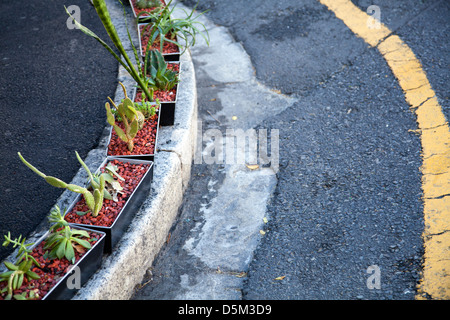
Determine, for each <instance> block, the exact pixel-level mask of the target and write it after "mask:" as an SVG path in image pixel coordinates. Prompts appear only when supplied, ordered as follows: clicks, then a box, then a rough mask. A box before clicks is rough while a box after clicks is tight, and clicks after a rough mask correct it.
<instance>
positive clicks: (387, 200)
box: [184, 0, 450, 300]
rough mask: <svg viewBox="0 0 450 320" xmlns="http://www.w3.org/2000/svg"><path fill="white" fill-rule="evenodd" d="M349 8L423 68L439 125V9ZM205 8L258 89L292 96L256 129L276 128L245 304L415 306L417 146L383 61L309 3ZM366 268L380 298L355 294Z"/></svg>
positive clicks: (444, 56) (367, 292)
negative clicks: (369, 13)
mask: <svg viewBox="0 0 450 320" xmlns="http://www.w3.org/2000/svg"><path fill="white" fill-rule="evenodd" d="M184 3H185V4H186V5H188V6H193V5H194V4H195V1H184ZM354 3H355V4H356V5H358V6H359V7H360V8H361V9H362V10H364V11H365V10H366V9H367V7H368V6H369V5H378V6H379V7H380V9H381V21H382V22H383V23H385V24H386V25H387V26H388V27H389V28H390V29H391V30H394V31H395V32H396V33H397V34H398V35H400V37H401V38H402V39H403V40H404V41H405V42H406V43H407V44H408V45H409V46H410V47H411V49H412V50H413V52H414V53H415V54H416V55H417V57H418V58H419V59H420V60H421V61H422V63H423V65H424V69H425V71H426V72H427V74H428V77H429V80H430V83H431V85H432V86H433V88H434V89H435V91H436V94H437V96H438V99H439V101H440V103H441V105H442V107H443V110H444V113H445V114H446V116H447V119H448V117H449V115H450V113H449V100H448V92H449V90H448V89H449V81H448V80H449V79H448V78H449V73H448V66H449V57H450V55H449V50H448V47H449V41H448V40H449V21H450V19H449V17H450V14H449V10H450V5H449V3H448V2H447V1H419V2H417V3H415V4H414V5H413V4H410V3H406V2H402V1H370V2H369V1H354ZM205 9H210V10H211V11H210V12H209V13H208V14H207V16H208V17H209V18H210V19H211V20H213V21H214V22H215V23H216V24H219V25H223V26H226V27H227V28H228V29H229V31H230V32H231V33H232V34H233V36H234V37H235V39H236V41H239V42H241V43H242V44H243V46H244V48H245V49H246V51H247V53H248V54H249V55H250V57H251V59H252V62H253V65H254V67H255V69H256V75H257V78H258V80H259V81H261V82H262V83H264V84H266V85H267V86H269V87H272V88H274V89H278V90H280V91H281V92H282V93H284V94H288V95H294V96H297V97H299V98H300V99H299V100H300V102H298V103H296V104H295V105H293V106H292V107H290V108H288V109H287V110H285V111H284V112H282V113H281V114H280V115H279V116H277V117H276V118H272V119H270V120H268V121H266V122H265V123H264V124H262V125H261V128H267V129H272V128H273V129H279V130H280V171H279V172H278V179H279V181H278V185H277V189H276V192H275V195H274V197H273V199H272V201H271V203H270V205H269V216H270V217H271V220H270V222H269V223H268V224H267V231H268V232H267V233H266V235H265V236H264V238H263V240H262V242H261V244H260V246H259V247H258V249H257V251H256V252H255V256H254V259H253V261H252V262H251V264H250V268H249V270H248V279H247V281H246V284H245V287H244V290H243V296H244V299H249V300H250V299H274V300H278V299H414V297H415V290H416V284H417V281H418V280H419V278H420V272H421V262H422V255H423V249H422V238H421V234H422V231H423V211H422V203H421V200H420V197H421V175H420V171H419V168H420V165H421V158H420V139H419V137H418V136H416V135H415V134H414V133H412V132H410V131H409V130H414V129H416V128H417V125H416V122H415V116H414V114H413V113H412V112H411V111H410V110H409V106H408V105H407V104H406V102H405V100H404V96H403V93H402V90H401V88H400V87H399V85H398V83H397V81H396V79H395V77H394V76H393V74H392V73H391V71H390V69H389V67H388V66H387V64H386V62H385V60H384V59H383V58H382V56H381V55H380V54H379V52H378V51H377V50H376V49H373V48H370V47H369V46H368V45H367V44H365V43H364V41H363V40H362V39H359V38H357V37H356V36H355V35H354V34H353V33H352V32H351V31H350V30H349V29H348V28H347V27H346V26H345V25H344V23H343V22H341V21H340V20H338V19H337V18H336V17H335V16H334V14H333V13H331V12H330V11H328V10H327V9H326V8H325V7H324V6H322V5H321V4H320V3H319V2H318V1H314V0H305V1H282V2H280V1H273V0H264V1H258V5H257V6H253V5H252V6H248V5H245V2H243V1H239V0H230V1H227V2H222V1H212V0H211V1H208V0H202V1H201V2H200V5H199V10H200V11H203V10H205ZM194 181H195V179H194ZM194 183H195V182H194ZM371 265H377V266H378V267H379V268H380V272H381V274H380V275H381V288H380V289H369V288H368V287H367V285H366V281H367V279H368V278H369V276H370V275H369V274H368V273H367V268H368V267H369V266H371ZM281 276H285V277H284V279H283V280H281V281H279V280H274V279H275V278H277V277H281Z"/></svg>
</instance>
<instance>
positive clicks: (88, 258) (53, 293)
mask: <svg viewBox="0 0 450 320" xmlns="http://www.w3.org/2000/svg"><path fill="white" fill-rule="evenodd" d="M71 228H74V229H81V230H85V231H89V232H95V233H98V234H100V239H99V240H98V241H97V242H96V243H94V245H93V246H92V247H91V249H89V251H87V252H86V253H85V254H84V255H83V256H82V257H81V259H80V260H78V261H77V262H76V263H75V264H74V265H73V267H74V268H75V267H78V268H79V271H80V283H79V284H80V288H81V287H82V286H83V285H84V284H85V283H86V282H87V281H88V280H89V278H90V277H91V276H92V275H93V274H94V273H95V272H96V271H97V270H98V268H100V266H101V263H102V258H103V250H104V245H105V240H106V234H105V233H104V232H101V231H97V230H93V229H91V228H84V227H80V226H76V227H74V226H71ZM48 236H49V232H47V233H46V234H45V235H43V236H42V237H41V238H40V239H39V240H38V241H37V242H36V243H35V245H34V246H33V247H32V248H35V247H36V246H38V245H39V244H40V243H41V242H42V241H44V240H45V239H46V238H47V237H48ZM75 272H76V271H75V270H74V269H72V270H71V271H69V272H68V273H66V274H65V275H64V276H63V277H62V278H61V279H60V280H59V281H58V283H56V285H55V286H53V287H52V288H51V289H50V291H49V292H47V294H46V295H45V296H44V297H42V300H70V299H71V298H72V297H73V296H74V295H75V293H77V291H78V289H79V288H76V287H74V288H69V286H68V283H67V281H68V280H69V278H70V277H71V276H72V275H74V273H75Z"/></svg>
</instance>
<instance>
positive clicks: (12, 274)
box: [0, 232, 40, 300]
mask: <svg viewBox="0 0 450 320" xmlns="http://www.w3.org/2000/svg"><path fill="white" fill-rule="evenodd" d="M4 237H5V241H4V242H3V246H4V247H7V246H8V245H9V244H10V243H12V244H13V248H16V247H19V250H18V253H17V256H16V258H17V260H16V263H11V262H8V261H5V262H4V264H5V266H6V268H8V271H6V272H3V273H2V274H0V282H1V281H7V282H8V285H7V286H6V287H5V288H3V290H2V291H1V292H2V293H4V292H8V294H7V295H6V297H5V299H6V300H11V299H12V298H14V299H17V300H24V299H26V298H27V297H26V295H17V294H15V295H13V292H14V290H17V289H19V288H20V287H21V286H22V284H23V280H24V278H25V277H26V278H27V279H28V280H32V279H39V278H40V277H39V275H38V274H36V273H35V272H33V271H31V268H32V266H33V265H36V266H38V267H40V265H39V263H38V262H37V261H36V259H35V258H34V257H33V256H32V255H31V254H30V253H31V251H32V250H31V249H29V248H28V247H29V246H32V245H33V243H28V244H26V243H25V241H26V239H25V238H23V239H22V236H19V238H16V239H12V238H11V233H10V232H8V235H5V236H4ZM31 295H33V297H35V296H34V294H30V297H28V298H31Z"/></svg>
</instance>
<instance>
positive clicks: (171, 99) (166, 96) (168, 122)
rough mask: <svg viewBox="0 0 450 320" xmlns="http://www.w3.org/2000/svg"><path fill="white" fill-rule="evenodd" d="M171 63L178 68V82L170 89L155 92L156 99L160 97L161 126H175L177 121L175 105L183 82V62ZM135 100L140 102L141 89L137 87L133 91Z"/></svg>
mask: <svg viewBox="0 0 450 320" xmlns="http://www.w3.org/2000/svg"><path fill="white" fill-rule="evenodd" d="M168 64H169V65H172V66H174V67H176V70H178V78H179V81H178V84H177V85H176V86H175V87H174V88H173V89H172V90H171V91H170V92H167V91H156V92H155V94H154V97H155V100H156V99H159V101H160V104H161V107H160V114H159V124H160V125H161V126H173V125H174V123H175V107H176V103H177V99H178V86H179V85H180V83H181V72H180V70H181V63H180V62H168ZM133 101H134V102H139V101H141V100H140V89H137V90H136V91H134V93H133Z"/></svg>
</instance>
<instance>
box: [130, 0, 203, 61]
mask: <svg viewBox="0 0 450 320" xmlns="http://www.w3.org/2000/svg"><path fill="white" fill-rule="evenodd" d="M171 3H172V0H170V1H169V3H168V4H167V5H166V6H165V7H164V8H160V9H159V10H158V9H157V10H153V11H152V12H150V13H149V12H140V13H139V14H138V18H141V16H144V15H145V18H143V19H142V22H146V21H149V22H150V23H149V24H148V25H147V26H146V27H145V29H148V30H149V31H150V38H149V41H148V44H147V50H146V52H148V51H149V49H150V48H151V46H152V45H153V43H154V42H155V40H156V39H158V38H159V42H160V51H161V52H162V50H163V46H164V42H166V41H167V42H171V43H174V44H176V45H177V46H178V47H179V48H182V49H183V50H182V51H181V53H180V54H183V53H184V52H185V51H186V50H187V49H188V48H189V47H192V46H194V45H195V42H196V36H197V35H198V34H200V35H201V36H202V37H203V39H204V40H205V42H206V43H207V44H208V45H209V34H208V30H207V29H206V27H205V25H204V24H203V23H201V22H199V21H196V20H197V19H198V17H200V16H201V15H203V14H204V13H206V12H207V11H204V12H202V13H200V14H198V15H197V16H194V13H195V10H196V9H197V6H198V2H197V3H196V5H195V6H194V8H193V9H192V11H191V12H190V13H189V14H188V13H187V12H186V11H185V10H183V11H184V13H186V17H185V18H176V19H174V18H172V17H171V16H172V13H173V12H174V10H175V8H176V4H175V5H174V6H172V8H171V9H170V5H171ZM197 26H199V27H201V28H202V29H203V30H200V29H199V28H197ZM177 36H178V37H179V38H181V39H182V40H183V42H184V43H183V44H180V42H178V41H177V40H176V37H177Z"/></svg>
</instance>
